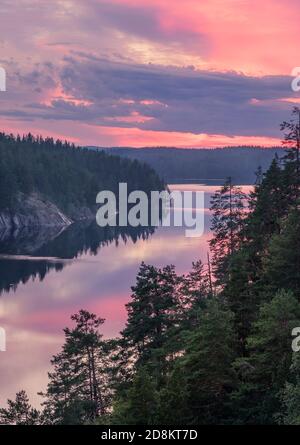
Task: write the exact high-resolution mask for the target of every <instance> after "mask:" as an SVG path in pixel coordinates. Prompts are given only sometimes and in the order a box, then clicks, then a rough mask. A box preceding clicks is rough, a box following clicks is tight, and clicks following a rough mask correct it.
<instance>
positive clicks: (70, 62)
mask: <svg viewBox="0 0 300 445" xmlns="http://www.w3.org/2000/svg"><path fill="white" fill-rule="evenodd" d="M0 13H1V15H2V17H3V26H2V28H1V31H0V32H1V38H0V48H1V60H0V65H1V66H3V67H4V68H5V70H6V73H7V92H5V93H1V94H0V101H1V116H0V125H1V131H5V132H13V133H15V134H16V133H20V134H22V133H26V132H28V131H30V132H32V133H34V134H41V135H43V136H53V137H55V138H56V137H57V138H61V139H68V140H70V141H72V142H74V143H76V144H78V145H97V146H105V147H108V146H132V147H144V146H176V147H186V148H188V147H195V148H201V147H203V148H211V147H220V146H232V145H263V146H266V147H269V146H274V145H279V144H280V137H281V135H280V131H279V124H280V122H281V121H282V120H283V119H285V118H286V116H287V115H289V113H290V110H291V109H292V107H293V106H294V105H295V104H298V103H299V102H300V93H297V92H293V91H292V89H291V81H292V77H291V72H292V70H293V68H294V67H296V66H299V65H300V59H299V55H298V51H297V45H296V42H298V41H299V39H300V28H299V25H298V24H299V18H300V8H299V3H298V2H297V1H296V0H287V1H286V2H281V1H279V0H266V1H264V2H263V3H262V2H260V1H258V0H252V1H250V0H247V1H244V0H210V1H202V2H199V1H197V0H187V1H185V2H184V3H183V2H182V1H180V0H173V1H172V4H170V2H167V1H164V0H109V1H108V0H87V1H85V2H80V1H78V0H65V1H61V0H54V1H53V2H51V3H49V2H38V1H36V0H22V1H18V2H16V1H10V2H7V1H4V2H1V6H0Z"/></svg>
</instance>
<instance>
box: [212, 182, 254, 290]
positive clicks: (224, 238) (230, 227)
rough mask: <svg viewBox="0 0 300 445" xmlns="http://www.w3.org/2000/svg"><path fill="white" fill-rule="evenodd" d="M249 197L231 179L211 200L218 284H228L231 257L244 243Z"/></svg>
mask: <svg viewBox="0 0 300 445" xmlns="http://www.w3.org/2000/svg"><path fill="white" fill-rule="evenodd" d="M245 200H246V195H245V194H244V193H243V191H242V190H241V188H240V187H236V186H234V185H233V184H232V181H231V178H228V179H227V181H226V182H225V184H224V186H223V187H222V188H221V189H220V190H219V191H217V192H216V193H215V194H214V195H213V197H212V200H211V211H212V223H211V230H212V232H213V234H214V237H213V238H212V240H211V241H210V249H211V252H212V254H213V267H214V273H215V276H216V278H217V282H218V284H220V285H222V284H224V281H225V280H226V277H227V276H228V269H229V263H230V258H231V256H232V255H233V254H234V252H236V251H237V250H238V248H239V246H240V244H241V241H242V229H243V225H244V218H245Z"/></svg>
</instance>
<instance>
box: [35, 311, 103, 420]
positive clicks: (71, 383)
mask: <svg viewBox="0 0 300 445" xmlns="http://www.w3.org/2000/svg"><path fill="white" fill-rule="evenodd" d="M71 319H72V320H73V321H75V323H76V326H75V328H73V329H69V328H65V329H64V332H65V344H64V346H63V349H62V352H61V353H59V354H57V355H56V356H54V357H53V360H52V365H53V366H54V371H53V372H52V373H49V384H48V388H47V392H46V394H43V396H44V397H45V402H44V407H45V411H44V415H45V417H47V416H48V418H49V421H51V423H83V422H85V421H89V420H93V419H96V418H98V417H100V416H104V415H105V413H106V408H107V406H108V405H109V401H110V390H109V389H108V371H107V368H108V363H107V351H106V349H105V343H104V342H103V340H102V335H101V334H100V333H99V327H100V326H101V325H102V324H103V323H104V320H103V319H101V318H97V316H96V315H95V314H91V313H89V312H88V311H85V310H80V311H79V313H78V314H75V315H73V316H72V317H71Z"/></svg>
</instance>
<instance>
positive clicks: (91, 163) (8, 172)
mask: <svg viewBox="0 0 300 445" xmlns="http://www.w3.org/2000/svg"><path fill="white" fill-rule="evenodd" d="M119 182H127V183H128V189H129V190H136V189H142V190H144V191H146V192H147V191H150V190H158V189H159V190H161V189H162V188H163V184H162V182H161V181H160V179H159V178H158V176H157V174H156V173H155V172H154V170H152V169H151V168H150V167H148V166H147V165H146V164H144V163H139V162H137V161H134V160H128V159H121V158H120V157H118V156H110V155H108V154H105V153H103V152H94V151H91V150H88V149H84V148H79V147H75V146H74V145H73V144H70V143H68V142H62V141H60V140H57V141H54V140H53V139H52V138H46V139H43V138H42V137H34V136H32V135H31V134H28V135H26V136H23V137H20V136H17V137H14V136H13V135H6V134H4V133H0V211H1V210H3V209H7V208H8V209H9V210H10V211H11V212H13V211H14V209H15V206H16V201H17V198H18V196H19V195H20V194H23V195H25V196H28V195H30V194H32V193H38V194H40V195H42V196H43V197H44V198H47V199H49V200H50V201H51V202H53V203H54V204H56V205H57V206H58V207H59V208H60V209H61V210H62V211H64V212H65V213H66V214H67V215H69V216H71V217H73V216H74V214H75V213H76V211H77V210H78V209H81V208H83V207H87V208H93V207H94V206H95V201H96V196H97V193H98V192H99V191H101V190H111V191H113V192H115V193H116V195H117V194H118V193H117V192H118V184H119Z"/></svg>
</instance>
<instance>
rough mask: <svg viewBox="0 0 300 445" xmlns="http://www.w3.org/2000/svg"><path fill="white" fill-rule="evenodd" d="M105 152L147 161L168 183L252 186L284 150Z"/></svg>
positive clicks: (254, 148) (232, 149)
mask: <svg viewBox="0 0 300 445" xmlns="http://www.w3.org/2000/svg"><path fill="white" fill-rule="evenodd" d="M104 150H105V151H106V152H108V151H109V152H110V153H113V154H117V155H119V156H122V157H125V158H130V159H137V160H139V161H143V162H147V163H148V164H149V165H150V166H151V167H153V168H154V169H155V170H156V171H157V173H158V174H159V175H160V176H161V177H162V178H164V180H165V181H166V182H172V181H174V182H181V181H182V180H191V179H195V180H212V179H217V180H218V181H216V182H218V183H223V182H224V179H225V178H226V177H228V176H231V177H232V178H233V182H235V183H239V184H251V183H253V181H254V180H255V172H256V171H257V169H258V167H261V168H262V169H263V171H266V170H267V169H268V167H269V166H270V164H271V161H272V159H273V158H274V156H275V154H276V153H280V152H281V151H282V148H281V147H274V148H262V147H233V148H232V147H225V148H217V149H179V148H142V149H133V148H110V149H104Z"/></svg>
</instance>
